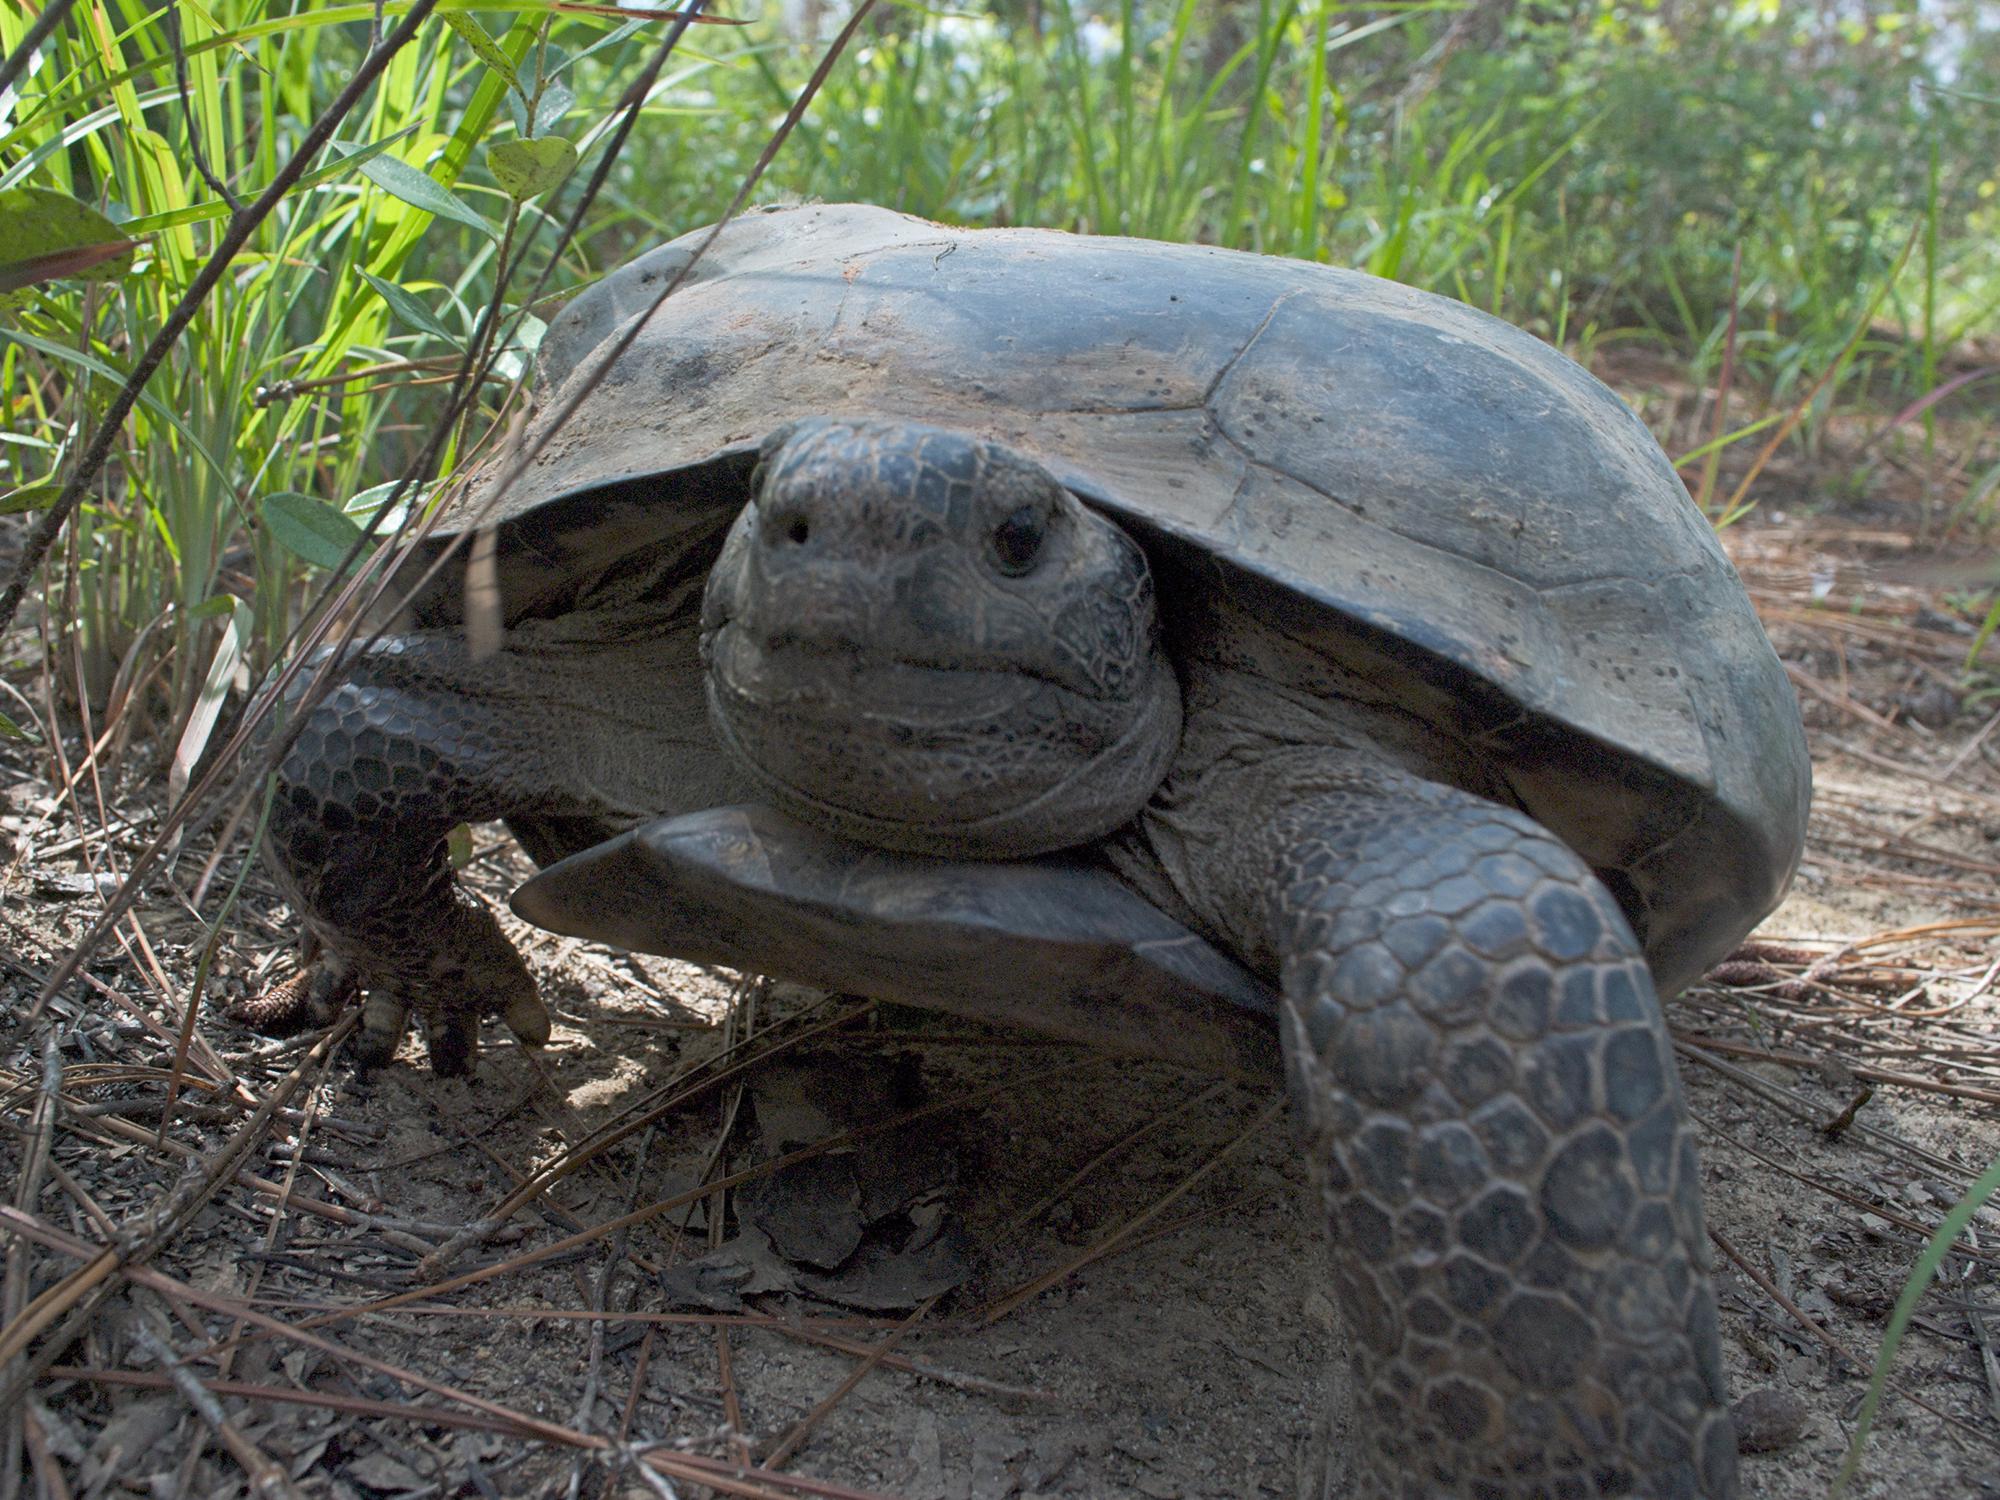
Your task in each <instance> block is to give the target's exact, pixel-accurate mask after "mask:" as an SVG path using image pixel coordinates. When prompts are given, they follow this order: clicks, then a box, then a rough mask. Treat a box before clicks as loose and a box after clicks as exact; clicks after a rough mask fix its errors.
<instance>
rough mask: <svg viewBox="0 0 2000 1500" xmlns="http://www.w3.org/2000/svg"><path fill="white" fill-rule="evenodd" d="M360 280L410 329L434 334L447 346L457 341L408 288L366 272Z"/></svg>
mask: <svg viewBox="0 0 2000 1500" xmlns="http://www.w3.org/2000/svg"><path fill="white" fill-rule="evenodd" d="M354 269H355V270H357V271H361V268H360V267H359V266H356V267H355V268H354ZM361 279H362V280H363V281H366V282H367V283H368V284H369V285H370V286H372V287H374V288H375V290H376V293H377V294H378V295H379V296H380V297H381V298H382V300H383V301H384V302H386V303H388V304H389V308H390V310H391V311H392V312H394V313H395V314H396V316H397V317H399V318H401V319H402V320H403V321H404V322H405V323H408V324H409V325H410V326H411V327H412V328H417V329H421V330H422V331H423V332H425V333H430V334H435V335H437V337H439V338H441V339H443V340H444V341H445V342H446V343H447V344H456V343H457V342H458V341H459V340H458V335H456V334H455V333H453V332H452V331H451V330H450V329H449V328H447V327H445V326H444V324H442V323H440V322H439V321H438V318H437V314H436V313H434V312H432V311H431V310H430V308H429V307H428V306H426V305H425V303H424V301H423V299H422V298H420V297H418V296H417V294H416V293H415V292H412V291H411V290H410V289H409V288H408V287H401V286H397V285H396V283H395V282H393V281H384V280H383V279H382V278H381V277H380V276H376V275H373V274H371V273H370V272H367V271H361Z"/></svg>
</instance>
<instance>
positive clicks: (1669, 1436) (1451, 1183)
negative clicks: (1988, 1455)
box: [1264, 767, 1736, 1500]
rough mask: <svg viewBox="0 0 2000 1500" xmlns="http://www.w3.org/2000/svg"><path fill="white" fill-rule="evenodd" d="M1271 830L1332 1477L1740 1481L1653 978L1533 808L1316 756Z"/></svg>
mask: <svg viewBox="0 0 2000 1500" xmlns="http://www.w3.org/2000/svg"><path fill="white" fill-rule="evenodd" d="M1313 785H1314V788H1315V789H1314V790H1313V791H1312V792H1311V793H1310V794H1309V795H1307V796H1306V797H1305V798H1303V799H1302V800H1298V801H1295V802H1292V803H1291V804H1290V805H1287V806H1284V807H1283V808H1282V811H1280V812H1279V813H1278V814H1277V815H1276V816H1275V817H1273V818H1272V819H1271V820H1270V821H1269V822H1268V823H1267V824H1266V828H1265V830H1264V831H1265V832H1266V833H1267V834H1269V835H1270V836H1272V837H1274V838H1275V839H1276V841H1277V842H1276V846H1275V847H1274V848H1273V847H1269V846H1267V848H1266V850H1265V852H1266V853H1269V854H1272V855H1275V858H1273V859H1272V860H1271V862H1270V863H1269V864H1268V865H1267V866H1266V868H1267V869H1268V870H1271V871H1273V872H1274V874H1273V878H1272V879H1271V880H1270V883H1269V884H1268V885H1267V886H1266V897H1267V905H1266V907H1265V909H1266V911H1267V912H1268V913H1269V917H1270V934H1271V938H1272V940H1273V942H1274V944H1275V946H1276V949H1277V953H1276V955H1275V956H1276V957H1277V959H1278V960H1279V963H1280V965H1281V971H1282V981H1283V984H1282V987H1283V992H1284V1005H1283V1008H1282V1015H1281V1022H1280V1025H1281V1030H1282V1035H1283V1044H1284V1049H1285V1057H1286V1065H1287V1076H1288V1079H1289V1081H1290V1085H1291V1091H1292V1096H1293V1100H1294V1103H1295V1106H1296V1116H1297V1118H1298V1121H1299V1124H1300V1127H1301V1134H1302V1136H1303V1139H1304V1142H1305V1145H1306V1147H1307V1150H1308V1152H1309V1154H1310V1162H1311V1166H1312V1170H1313V1175H1314V1179H1315V1183H1316V1186H1317V1187H1318V1189H1319V1191H1320V1194H1321V1198H1322V1201H1323V1204H1324V1208H1325V1213H1326V1223H1327V1232H1328V1235H1329V1238H1330V1240H1331V1242H1332V1246H1333V1252H1334V1253H1333V1261H1334V1271H1333V1280H1334V1286H1335V1289H1336V1294H1337V1295H1336V1300H1337V1302H1338V1303H1339V1305H1340V1307H1341V1308H1342V1310H1343V1315H1344V1318H1345V1321H1346V1324H1347V1328H1348V1332H1349V1336H1350V1339H1351V1341H1352V1345H1353V1362H1354V1367H1355V1373H1356V1377H1357V1385H1358V1396H1357V1423H1356V1432H1355V1434H1354V1440H1355V1447H1354V1452H1355V1453H1356V1455H1357V1458H1356V1462H1355V1474H1354V1480H1355V1482H1354V1485H1353V1493H1354V1494H1355V1495H1357V1496H1366V1497H1371V1500H1372V1497H1384V1500H1386V1497H1389V1496H1396V1497H1406V1496H1416V1495H1422V1496H1425V1497H1427V1500H1430V1497H1452V1500H1469V1497H1474V1496H1477V1497H1480V1500H1503V1497H1504V1500H1527V1497H1530V1496H1533V1497H1551V1496H1579V1497H1580V1496H1603V1497H1613V1496H1639V1495H1644V1496H1648V1497H1653V1500H1667V1497H1682V1496H1686V1497H1696V1496H1699V1497H1704V1500H1727V1497H1732V1496H1734V1495H1735V1494H1736V1452H1735V1442H1734V1434H1733V1429H1732V1424H1731V1421H1730V1418H1729V1415H1728V1409H1727V1406H1726V1403H1725V1396H1724V1389H1723V1379H1722V1369H1721V1351H1720V1345H1719V1340H1718V1336H1717V1331H1716V1323H1715V1303H1714V1293H1713V1291H1712V1289H1711V1287H1710V1284H1709V1277H1708V1271H1707V1248H1708V1247H1707V1243H1706V1239H1705V1235H1704V1232H1703V1227H1702V1213H1701V1202H1700V1197H1699V1190H1700V1185H1699V1175H1698V1172H1699V1169H1698V1166H1697V1163H1696V1160H1695V1153H1694V1142H1693V1137H1692V1132H1691V1130H1690V1127H1689V1125H1688V1121H1687V1114H1686V1108H1685V1105H1684V1104H1683V1101H1682V1099H1681V1094H1680V1088H1679V1084H1678V1080H1677V1079H1676V1077H1675V1073H1674V1069H1673V1062H1672V1053H1671V1050H1670V1045H1669V1042H1668V1039H1667V1034H1666V1029H1665V1024H1664V1022H1663V1020H1662V1018H1661V1015H1660V1009H1659V1004H1658V1002H1657V1000H1656V999H1655V997H1654V993H1653V987H1652V982H1651V976H1650V974H1649V972H1648V970H1647V968H1646V965H1645V963H1644V962H1643V960H1642V959H1641V957H1640V955H1639V949H1638V946H1637V944H1636V943H1635V941H1634V940H1633V937H1632V935H1631V931H1630V929H1629V928H1628V927H1627V925H1626V922H1625V919H1624V917H1623V915H1622V914H1621V913H1620V912H1619V910H1618V907H1617V904H1616V903H1615V902H1614V901H1613V900H1612V899H1611V897H1610V895H1609V893H1608V892H1606V891H1605V889H1604V888H1603V887H1602V886H1601V885H1600V884H1598V882H1597V881H1596V880H1595V879H1594V878H1593V877H1592V875H1591V873H1590V871H1589V870H1588V868H1587V867H1585V865H1584V864H1583V862H1582V861H1581V860H1580V859H1578V858H1577V856H1576V855H1575V854H1574V853H1572V852H1571V851H1570V850H1569V849H1568V848H1567V847H1566V846H1564V845H1563V844H1562V843H1560V842H1559V841H1557V840H1556V839H1555V838H1554V837H1553V836H1552V835H1551V834H1549V833H1548V832H1546V831H1545V830H1543V829H1542V828H1541V827H1540V826H1539V825H1537V824H1536V823H1534V822H1533V821H1531V820H1530V819H1528V818H1527V817H1525V816H1524V815H1522V814H1521V813H1518V812H1514V811H1511V810H1508V809H1504V808H1501V807H1497V806H1495V805H1493V804H1490V803H1487V802H1483V801H1481V800H1479V799H1477V798H1474V797H1470V796H1467V795H1465V794H1464V793H1461V792H1458V791H1455V790H1452V789H1450V788H1446V787H1442V786H1438V785H1435V784H1433V783H1429V782H1423V781H1418V780H1416V779H1415V778H1412V777H1408V776H1405V775H1402V774H1401V773H1395V772H1388V773H1385V772H1384V771H1382V770H1381V769H1379V768H1373V767H1356V768H1354V769H1353V770H1351V771H1345V772H1343V771H1342V770H1340V769H1338V768H1336V771H1335V773H1334V774H1333V775H1331V776H1326V775H1322V776H1319V777H1316V778H1314V781H1313Z"/></svg>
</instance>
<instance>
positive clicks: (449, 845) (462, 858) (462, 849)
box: [444, 823, 472, 870]
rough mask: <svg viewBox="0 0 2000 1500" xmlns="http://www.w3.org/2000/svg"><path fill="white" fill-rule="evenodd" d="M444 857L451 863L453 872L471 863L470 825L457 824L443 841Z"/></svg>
mask: <svg viewBox="0 0 2000 1500" xmlns="http://www.w3.org/2000/svg"><path fill="white" fill-rule="evenodd" d="M444 850H445V857H446V858H447V859H449V860H450V861H451V867H452V868H453V869H454V870H463V869H464V868H465V867H466V866H467V865H469V864H471V863H472V825H471V824H470V823H457V824H454V825H453V826H452V830H451V832H450V833H448V834H446V835H445V839H444Z"/></svg>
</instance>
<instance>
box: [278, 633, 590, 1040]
mask: <svg viewBox="0 0 2000 1500" xmlns="http://www.w3.org/2000/svg"><path fill="white" fill-rule="evenodd" d="M463 666H464V663H463V652H462V649H461V648H460V647H458V646H457V645H456V644H455V643H453V642H449V641H445V640H441V639H434V638H429V637H408V638H404V639H397V640H391V641H387V642H384V643H383V644H382V645H381V646H380V647H378V648H376V649H375V650H373V651H370V652H368V653H367V654H366V655H365V656H363V657H362V658H360V659H359V660H357V661H356V662H354V663H352V664H351V665H350V666H349V667H348V668H347V669H346V672H345V674H344V676H343V679H342V680H341V682H340V683H339V684H337V685H336V686H335V687H334V688H333V689H332V691H330V692H329V693H328V694H327V695H326V696H325V697H324V698H322V699H321V700H320V701H319V702H318V703H317V704H316V705H314V706H313V707H312V708H311V709H310V710H309V711H308V715H309V716H308V718H307V720H306V723H305V726H304V728H303V729H302V730H301V732H300V734H299V736H298V738H297V739H296V740H295V741H294V742H293V744H292V746H291V748H290V749H289V750H288V751H287V752H286V754H285V757H284V759H283V761H282V762H281V763H280V765H279V767H278V787H277V795H276V799H275V801H274V803H273V806H272V811H271V821H270V829H269V834H268V849H269V852H270V856H271V862H272V864H273V866H274V868H275V869H276V871H277V873H278V875H279V877H280V879H281V881H282V883H283V884H284V886H285V887H286V890H287V894H288V895H289V896H290V897H291V899H292V901H293V904H294V905H295V906H296V907H297V908H298V910H299V912H300V915H301V916H302V917H303V918H304V920H305V921H306V923H307V925H308V928H309V929H310V932H311V934H312V936H313V938H314V939H316V940H317V943H318V945H319V947H320V948H321V950H322V956H321V958H320V960H319V963H318V965H317V967H316V968H314V969H313V970H312V971H311V973H310V974H309V975H308V976H307V977H306V979H305V981H304V983H303V986H302V987H300V986H298V985H295V986H294V988H295V989H297V990H298V993H297V994H296V995H294V996H291V997H289V999H291V1000H293V1001H296V1005H295V1006H294V1009H296V1010H297V1011H298V1012H299V1013H300V1015H301V1016H304V1017H305V1018H307V1019H314V1020H317V1019H323V1015H322V1013H323V1012H325V1011H328V1010H331V1009H333V1008H336V1007H337V1006H338V1004H339V1002H340V1001H341V999H343V998H344V997H345V996H346V995H349V994H351V993H352V992H353V991H354V989H355V988H357V987H359V988H361V989H364V990H366V991H367V992H368V1003H367V1006H366V1008H365V1009H364V1011H363V1024H362V1031H361V1033H360V1036H359V1037H358V1039H357V1041H356V1044H355V1048H356V1055H357V1057H358V1059H359V1060H360V1062H361V1063H362V1064H363V1065H364V1066H369V1065H373V1064H377V1063H382V1062H386V1061H388V1059H389V1057H390V1056H391V1055H392V1054H393V1053H394V1052H395V1050H396V1045H397V1043H398V1042H399V1041H400V1040H401V1038H402V1034H403V1030H404V1027H405V1025H406V1023H407V1019H408V1016H409V1012H410V1010H411V1009H412V1008H414V1009H416V1010H417V1011H418V1013H419V1014H420V1015H422V1017H423V1019H424V1023H425V1030H426V1032H427V1034H428V1036H429V1039H430V1051H431V1066H432V1067H433V1068H434V1069H435V1070H436V1071H437V1072H439V1073H441V1074H458V1073H465V1072H467V1071H469V1070H470V1068H471V1066H472V1057H473V1051H474V1048H475V1046H476V1042H477V1037H478V1029H479V1022H480V1020H481V1019H482V1018H483V1017H485V1016H487V1015H496V1014H497V1015H499V1016H500V1017H502V1018H503V1019H504V1020H505V1022H506V1023H507V1025H508V1027H509V1028H510V1029H511V1030H512V1031H513V1032H514V1034H515V1035H516V1036H518V1037H520V1038H521V1039H522V1040H523V1041H526V1042H530V1043H537V1044H539V1043H541V1042H545V1041H547V1040H548V1035H549V1019H548V1012H547V1011H546V1010H545V1009H544V1008H543V1006H542V1002H541V999H540V997H539V996H538V994H537V993H536V989H535V982H534V979H533V978H532V977H531V976H530V975H529V973H528V969H527V966H526V965H525V964H524V963H523V962H522V961H521V956H520V955H519V954H518V953H516V952H515V951H514V947H513V945H512V944H511V943H509V942H508V941H507V939H506V937H505V935H504V934H503V933H502V932H501V930H500V925H499V923H498V922H497V921H496V920H495V919H494V916H493V913H492V912H491V911H489V910H488V909H487V908H486V907H485V906H484V905H482V904H480V903H479V902H478V901H476V900H474V899H473V898H472V897H471V896H469V895H467V894H466V893H465V892H463V891H461V890H459V889H458V886H457V882H456V881H455V880H454V878H453V876H452V871H451V865H450V862H449V860H448V858H447V854H446V840H447V838H448V836H449V834H450V832H451V830H452V828H453V827H454V826H456V825H457V824H458V823H460V822H465V821H471V820H479V819H485V818H493V817H499V816H503V815H505V814H508V813H515V812H524V811H528V810H532V809H535V808H538V807H544V806H548V805H550V804H551V803H554V802H556V801H558V800H559V799H558V798H557V797H556V796H555V795H554V777H555V769H554V768H553V767H552V766H551V765H550V764H549V757H547V756H546V755H545V754H537V753H535V750H536V746H535V744H534V742H533V741H532V740H530V741H529V742H528V743H525V744H524V743H523V741H524V738H526V737H524V735H523V734H522V733H521V731H520V730H519V729H518V728H517V727H515V726H514V725H512V724H511V723H509V722H508V715H509V714H510V712H512V710H513V707H514V705H510V704H509V703H507V702H506V701H504V700H503V701H501V702H499V703H490V702H484V703H483V702H481V701H480V700H479V699H478V698H476V697H474V696H472V695H469V694H467V693H465V692H463V691H454V690H453V688H454V686H455V685H456V682H457V680H458V679H459V678H461V677H462V676H463ZM537 779H539V781H540V782H541V784H540V785H539V786H537V785H535V784H534V782H535V781H536V780H537ZM298 1019H299V1016H286V1017H281V1018H279V1020H280V1023H281V1024H291V1025H296V1024H297V1022H298Z"/></svg>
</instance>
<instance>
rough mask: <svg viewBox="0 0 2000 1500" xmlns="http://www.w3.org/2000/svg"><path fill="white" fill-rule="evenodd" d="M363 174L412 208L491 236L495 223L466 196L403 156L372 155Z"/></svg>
mask: <svg viewBox="0 0 2000 1500" xmlns="http://www.w3.org/2000/svg"><path fill="white" fill-rule="evenodd" d="M361 175H362V176H363V177H366V178H367V179H368V180H369V181H370V182H372V183H374V184H375V186H377V187H378V188H380V189H381V190H382V191H383V192H385V193H387V194H388V195H389V196H390V197H392V198H400V199H401V200H402V201H403V202H405V203H407V204H409V205H410V207H412V208H421V209H422V210H423V211H424V212H425V213H430V214H436V215H437V216H438V217H439V218H440V219H452V220H455V221H456V222H458V223H460V224H463V225H465V226H467V227H468V228H471V229H477V230H478V231H479V232H480V233H482V234H484V235H485V236H487V238H489V239H491V238H493V237H494V234H493V226H492V225H491V224H489V223H487V222H486V220H485V219H484V218H482V217H481V216H480V215H479V214H478V213H477V212H475V211H474V210H473V209H472V208H471V207H469V206H468V205H467V204H466V203H465V201H464V200H463V199H461V198H460V197H459V196H458V195H457V194H456V193H454V192H452V191H451V189H450V188H447V187H446V186H444V184H443V183H441V182H439V181H438V180H437V179H436V178H435V177H432V176H430V175H429V174H428V173H426V172H420V171H418V170H417V169H416V168H415V167H413V166H411V165H410V164H409V163H408V162H406V161H404V160H403V159H402V158H401V157H397V156H372V157H370V158H369V159H368V160H367V161H364V162H363V163H361Z"/></svg>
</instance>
